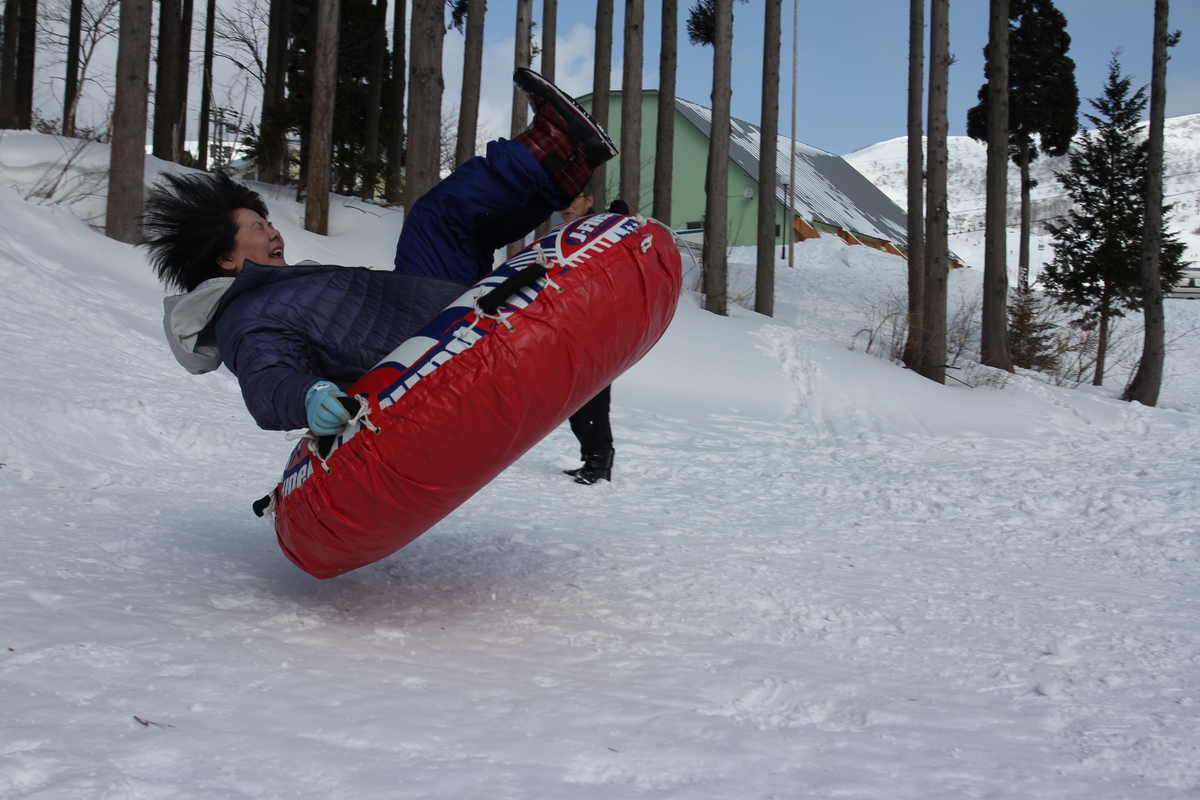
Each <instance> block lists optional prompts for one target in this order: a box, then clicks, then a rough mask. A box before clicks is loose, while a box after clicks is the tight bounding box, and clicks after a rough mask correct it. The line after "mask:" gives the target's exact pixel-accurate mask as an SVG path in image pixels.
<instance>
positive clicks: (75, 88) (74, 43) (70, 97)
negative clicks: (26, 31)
mask: <svg viewBox="0 0 1200 800" xmlns="http://www.w3.org/2000/svg"><path fill="white" fill-rule="evenodd" d="M82 31H83V0H71V19H70V21H69V22H68V23H67V75H66V82H65V85H64V86H63V124H62V132H63V136H74V135H75V109H76V108H77V107H78V106H79V48H80V39H81V38H83V37H82Z"/></svg>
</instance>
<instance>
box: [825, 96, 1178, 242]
mask: <svg viewBox="0 0 1200 800" xmlns="http://www.w3.org/2000/svg"><path fill="white" fill-rule="evenodd" d="M1164 145H1165V158H1164V169H1163V188H1164V195H1165V199H1166V202H1168V203H1174V204H1175V211H1174V213H1173V215H1172V218H1171V226H1172V228H1173V229H1174V230H1176V231H1178V232H1179V233H1181V234H1182V237H1183V239H1184V241H1185V242H1186V243H1187V245H1188V254H1187V258H1188V259H1189V260H1190V261H1193V262H1197V263H1200V114H1189V115H1186V116H1181V117H1172V118H1170V119H1168V120H1167V121H1166V126H1165V142H1164ZM907 147H908V137H907V136H901V137H899V138H896V139H889V140H888V141H886V142H880V143H878V144H874V145H870V146H869V147H864V148H861V149H859V150H855V151H854V152H853V153H850V154H848V155H845V156H843V158H845V159H846V161H848V162H849V163H850V164H851V165H852V166H853V167H855V168H856V169H858V171H859V172H861V173H862V174H863V175H864V176H866V177H867V179H869V180H870V181H871V182H872V183H874V184H875V185H876V186H878V187H879V188H880V189H881V190H882V191H883V192H884V193H885V194H886V195H887V196H888V197H890V198H891V199H892V200H894V201H895V202H896V203H897V204H898V205H899V206H900V207H901V208H907V207H908V189H907V181H908V178H907V170H908V166H907V158H908V155H907ZM947 150H948V153H949V172H948V175H949V178H948V181H947V183H948V191H949V195H950V230H951V233H952V234H956V235H963V234H970V233H977V232H979V231H981V230H982V228H983V216H984V208H985V202H984V200H985V178H986V175H987V147H986V146H985V145H984V144H983V143H981V142H977V141H975V140H974V139H971V138H970V137H967V136H951V137H950V138H949V140H948V142H947ZM1066 160H1067V159H1066V157H1065V156H1063V157H1059V158H1055V157H1048V156H1042V157H1040V158H1038V159H1037V160H1035V161H1034V162H1033V163H1032V164H1031V165H1030V174H1031V176H1032V178H1033V179H1034V180H1035V181H1037V186H1036V187H1035V188H1034V189H1033V190H1032V192H1031V196H1032V198H1033V219H1034V221H1035V225H1034V233H1035V234H1036V233H1041V234H1044V233H1045V230H1044V228H1042V227H1041V226H1040V225H1038V224H1036V223H1037V222H1040V221H1044V220H1047V219H1053V218H1054V217H1057V216H1060V215H1062V214H1063V213H1065V212H1066V211H1067V209H1068V208H1069V207H1070V203H1069V200H1068V198H1067V197H1066V196H1065V195H1064V193H1063V191H1062V186H1061V185H1060V184H1059V183H1058V181H1057V180H1056V179H1055V177H1054V173H1055V171H1062V170H1064V169H1066V166H1067V165H1066ZM1020 186H1021V182H1020V173H1019V171H1018V170H1017V168H1016V166H1014V165H1013V164H1012V162H1011V161H1010V162H1009V166H1008V189H1009V206H1008V218H1009V224H1010V225H1014V226H1015V225H1017V224H1018V223H1019V213H1020V212H1019V209H1020Z"/></svg>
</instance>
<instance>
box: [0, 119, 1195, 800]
mask: <svg viewBox="0 0 1200 800" xmlns="http://www.w3.org/2000/svg"><path fill="white" fill-rule="evenodd" d="M72 153H73V154H74V155H71V154H72ZM68 158H69V160H70V162H71V163H70V164H67V163H66V160H67V159H68ZM106 160H107V152H106V151H105V150H104V148H101V147H95V146H93V147H90V148H86V149H84V150H81V151H79V152H75V151H74V148H73V146H72V145H71V144H70V143H67V142H64V141H63V140H59V139H54V138H51V137H45V136H36V135H31V134H24V135H11V134H10V135H6V136H5V138H4V139H3V140H0V286H2V287H3V289H2V290H0V337H2V339H0V341H2V343H3V344H2V346H0V430H3V431H4V434H3V436H0V542H2V545H3V553H4V558H3V559H2V560H0V708H3V724H2V725H0V797H4V798H6V799H8V798H12V799H13V800H16V798H54V800H94V799H98V798H105V799H106V800H107V799H108V798H112V799H113V800H116V799H118V798H119V799H120V800H152V799H153V798H172V799H173V800H174V799H176V798H184V799H191V798H195V799H196V800H200V799H204V800H208V799H209V798H212V799H214V800H215V799H216V798H221V800H227V799H229V798H238V799H240V798H245V800H251V799H253V800H262V799H263V798H305V799H307V798H314V797H319V798H325V799H327V800H376V799H378V800H391V799H393V798H399V797H404V798H410V797H413V798H417V797H419V798H446V800H473V799H475V798H478V799H479V800H484V799H485V798H486V799H487V800H496V799H497V798H513V799H525V798H528V799H529V800H553V799H554V798H564V800H565V799H566V798H570V799H571V800H589V799H594V800H617V799H618V798H620V800H629V798H689V799H691V798H705V799H707V798H712V799H714V800H715V799H717V798H722V799H724V798H729V799H730V800H733V799H736V800H748V799H752V798H762V799H763V800H765V799H766V798H785V797H786V798H822V797H839V798H861V799H862V800H868V799H871V800H874V799H878V798H887V800H906V799H907V800H941V799H943V798H945V799H946V800H949V798H955V799H957V798H963V797H992V798H1015V797H1020V798H1054V799H1055V800H1062V799H1063V798H1079V799H1080V800H1084V799H1086V800H1127V799H1128V798H1139V800H1182V799H1183V798H1194V797H1195V796H1196V795H1197V793H1198V792H1200V630H1198V629H1197V623H1196V620H1197V619H1198V618H1200V599H1198V595H1197V592H1196V586H1197V584H1198V582H1200V533H1198V531H1197V526H1196V507H1197V503H1198V501H1200V492H1198V489H1200V477H1197V467H1198V464H1200V457H1198V456H1197V454H1196V447H1195V443H1196V438H1197V435H1200V416H1198V414H1200V370H1198V369H1197V367H1198V363H1197V361H1198V359H1200V356H1198V354H1200V341H1198V338H1200V332H1198V331H1200V303H1191V302H1188V301H1169V302H1168V326H1169V331H1170V332H1171V334H1172V337H1173V345H1172V350H1171V353H1170V355H1169V357H1168V364H1167V368H1168V373H1169V377H1168V380H1167V383H1166V385H1165V387H1164V392H1163V402H1162V405H1161V407H1159V408H1146V407H1142V406H1137V405H1129V404H1126V403H1122V402H1119V401H1117V400H1115V399H1114V397H1113V396H1114V394H1116V393H1117V392H1118V391H1119V389H1120V385H1119V380H1115V381H1114V384H1113V385H1112V386H1106V387H1103V388H1100V389H1094V388H1090V387H1084V388H1079V389H1070V388H1064V387H1057V386H1052V385H1049V384H1048V383H1046V382H1044V381H1042V380H1039V379H1037V378H1036V377H1033V376H1029V375H1021V376H1015V377H1011V378H1009V379H1008V380H1007V382H1003V381H996V380H994V378H995V377H996V376H995V375H994V374H993V375H991V376H990V377H991V378H992V379H993V380H990V381H986V380H984V381H979V380H975V379H978V378H981V377H982V378H988V377H989V376H988V374H987V373H986V372H980V371H978V370H976V371H971V370H967V369H963V370H954V371H953V374H955V375H956V376H958V377H961V378H963V379H964V380H966V381H967V382H977V383H983V384H984V385H981V386H980V388H974V389H972V388H967V386H966V385H965V384H964V383H959V382H957V381H951V385H948V386H944V387H943V386H937V385H934V384H932V383H930V382H928V381H925V380H923V379H921V378H918V377H917V376H915V375H913V374H912V373H909V372H907V371H905V370H903V369H901V368H899V367H897V366H895V365H893V364H892V363H889V362H888V361H886V360H883V359H881V358H877V357H875V356H873V355H868V354H866V353H864V352H863V351H862V350H863V347H864V346H865V345H864V338H863V337H862V336H861V335H860V336H858V337H856V334H857V333H859V332H860V331H861V329H862V328H863V327H864V320H865V319H867V318H869V317H870V316H871V314H872V313H877V312H872V310H871V309H876V310H877V309H879V308H885V307H886V300H887V297H888V296H889V294H892V293H895V292H897V291H899V289H900V287H901V286H902V284H903V280H904V277H903V276H904V264H903V262H902V261H901V260H900V259H898V258H895V257H892V256H888V255H886V254H883V253H879V252H877V251H874V250H871V249H869V248H866V247H848V246H846V245H845V244H843V243H842V242H841V241H840V240H837V239H828V238H826V239H821V240H819V241H814V242H807V243H804V244H802V245H798V246H797V268H796V269H794V270H789V269H788V268H787V267H786V262H781V263H780V264H779V265H778V273H777V274H778V301H777V304H776V307H777V309H778V314H777V316H776V317H775V318H774V319H767V318H764V317H762V316H759V315H756V314H754V313H752V312H749V311H745V310H743V309H741V308H734V309H733V314H732V315H731V316H730V317H728V318H718V317H715V316H713V315H711V314H708V313H706V312H704V311H702V310H700V308H699V307H698V306H699V301H698V298H697V297H696V295H694V294H692V293H690V292H685V293H684V295H683V296H682V297H681V298H680V301H679V311H678V315H677V317H676V319H675V322H674V323H673V325H672V327H671V329H670V330H669V331H668V333H667V335H666V337H665V338H664V339H663V341H662V342H661V343H660V344H659V346H658V347H656V348H655V349H654V350H653V351H652V352H651V353H650V354H649V355H648V356H647V357H646V359H645V360H644V361H643V362H641V363H640V364H639V365H638V366H637V367H635V368H634V369H633V370H631V371H630V372H629V373H628V374H626V375H625V376H623V377H622V378H620V379H619V380H618V381H617V382H616V385H615V387H614V390H613V397H614V403H615V406H614V409H613V422H614V428H615V433H616V439H617V442H616V446H617V461H616V471H615V474H614V481H613V482H612V483H602V484H600V485H597V486H592V487H585V486H578V485H576V484H574V483H572V482H570V480H569V479H568V478H567V477H566V476H564V475H563V474H562V472H561V470H562V469H564V468H566V467H571V466H574V465H576V464H577V463H578V462H577V461H576V459H575V455H576V446H575V442H574V439H573V437H572V436H571V434H570V433H569V431H568V430H567V429H566V427H565V426H564V427H563V428H561V429H559V430H557V431H556V432H554V433H553V434H552V435H551V436H550V437H548V438H547V439H546V440H545V441H544V442H542V443H541V444H539V445H538V446H537V447H535V448H534V449H533V450H532V451H531V452H530V453H529V454H528V455H527V456H525V457H524V458H522V459H521V460H520V461H518V462H517V463H516V464H515V465H513V466H512V467H511V468H510V469H509V470H507V471H506V472H505V473H503V474H502V475H501V476H500V477H499V478H498V479H497V480H496V481H495V482H494V483H493V484H492V485H490V486H488V487H487V488H486V489H485V490H484V491H482V492H481V493H480V494H479V495H478V496H477V497H475V498H474V499H473V500H471V501H470V502H468V503H467V504H466V505H465V506H463V507H462V508H461V509H460V510H458V511H457V512H455V513H454V514H452V515H451V516H450V517H449V518H448V519H446V520H445V521H444V522H442V523H441V524H439V525H438V526H436V527H435V528H434V529H433V530H431V531H430V532H428V533H427V534H425V535H424V536H422V537H421V538H420V539H418V540H417V541H416V542H414V543H413V544H412V545H410V546H409V547H407V548H405V549H404V550H402V551H400V552H399V553H397V554H396V555H394V556H393V557H391V558H389V559H386V560H385V561H383V562H381V563H378V564H375V565H372V566H370V567H367V568H364V569H361V570H357V571H355V572H353V573H350V574H348V575H345V576H342V577H340V578H337V579H335V580H332V581H327V582H321V581H317V580H315V579H312V578H310V577H308V576H307V575H305V574H303V573H301V572H300V571H298V570H297V569H296V568H294V567H293V566H292V565H291V564H290V563H289V562H287V560H286V559H285V558H284V557H283V555H282V554H281V553H280V552H279V550H278V548H277V546H276V544H275V541H274V537H273V534H272V530H271V528H270V526H269V524H267V523H266V522H264V521H262V520H259V519H257V518H255V517H254V516H253V515H252V513H251V511H250V503H251V502H252V501H253V500H254V499H256V498H258V497H260V496H261V495H262V494H264V493H265V492H266V491H267V490H268V489H269V488H270V487H271V486H272V485H273V484H274V483H275V482H276V480H277V479H278V477H279V473H280V471H281V470H282V468H283V464H284V461H285V458H286V456H287V453H288V452H289V451H290V448H291V445H290V443H288V442H287V441H285V439H284V436H283V435H282V434H280V433H273V432H265V431H261V430H258V429H257V428H256V427H255V426H254V424H253V423H252V422H251V420H250V418H249V415H248V414H247V413H246V411H245V409H244V407H243V405H242V402H241V398H240V395H239V393H238V388H237V384H236V381H235V380H234V379H233V377H232V376H231V375H229V374H228V373H227V372H224V371H219V372H216V373H212V374H209V375H205V376H200V377H194V376H189V375H187V374H186V373H184V372H183V371H182V370H181V369H180V368H179V367H178V366H177V365H176V364H175V363H174V361H173V359H172V357H171V355H170V353H169V352H168V350H167V347H166V345H165V343H164V341H163V339H162V335H161V331H160V325H161V322H160V313H161V299H162V296H163V292H162V290H161V289H160V288H159V287H158V286H157V285H156V283H155V281H154V279H153V278H152V277H151V275H150V273H149V270H148V268H147V267H146V264H145V261H144V258H143V256H142V254H141V253H139V252H138V251H136V250H134V249H133V248H131V247H128V246H125V245H123V244H119V243H116V242H112V241H110V240H108V239H105V238H104V237H102V236H100V235H99V234H97V233H96V232H95V231H93V230H92V229H91V228H89V226H88V225H87V224H86V222H85V221H83V219H81V217H86V216H88V215H89V214H94V213H96V209H97V208H100V209H102V208H103V204H102V197H101V196H100V195H99V194H98V192H99V189H98V187H100V186H102V184H97V183H95V182H90V183H89V180H90V179H89V176H91V177H92V178H94V177H95V174H96V172H97V170H100V169H101V168H102V166H103V164H104V163H105V162H106ZM147 163H148V165H149V171H150V173H151V174H153V173H154V172H155V171H157V170H158V169H160V168H164V165H162V164H161V163H159V162H156V161H154V160H152V159H150V160H148V162H147ZM55 183H57V188H55V189H54V191H48V189H49V187H50V186H51V185H52V184H55ZM268 205H269V206H270V209H271V212H272V219H273V220H274V221H275V223H276V224H277V226H278V227H279V228H280V230H281V231H282V232H283V235H284V236H285V238H286V239H287V241H288V252H289V253H291V254H292V255H293V257H294V258H297V259H299V258H304V257H311V258H314V259H318V260H335V261H340V262H342V263H349V264H358V263H366V264H378V265H384V264H388V263H390V260H391V251H392V248H393V247H394V240H395V235H396V232H397V229H398V227H399V225H400V224H401V219H402V218H401V215H400V214H399V213H397V212H395V211H391V210H386V209H380V208H378V207H374V206H370V205H366V204H363V203H361V202H358V201H355V200H350V199H344V200H343V199H340V198H339V199H338V201H337V202H336V203H335V207H334V208H333V209H332V212H333V213H332V220H331V229H332V234H331V236H329V237H328V238H322V237H316V236H311V235H308V234H306V233H305V232H304V231H303V230H302V229H301V228H300V226H299V225H298V220H299V218H300V214H301V209H300V207H299V206H297V205H296V204H295V203H293V202H291V200H290V199H289V198H288V197H287V196H284V195H283V194H281V193H279V192H274V191H270V192H268ZM733 261H734V277H735V287H734V291H733V294H734V295H735V296H736V295H737V294H738V293H739V292H743V291H744V287H745V285H746V283H747V280H748V276H749V270H750V269H752V265H753V262H754V258H753V253H752V252H750V251H741V250H739V251H735V252H734V254H733ZM950 281H951V292H952V296H953V297H954V298H955V299H954V300H952V303H957V302H958V301H959V300H958V299H959V298H968V297H972V296H976V295H977V294H978V292H979V288H980V275H979V273H978V271H977V270H974V269H964V270H956V271H955V272H953V273H952V274H951V276H950ZM739 287H740V288H739ZM852 341H855V342H857V343H858V344H857V345H856V346H855V348H853V349H852V348H851V347H850V344H851V342H852Z"/></svg>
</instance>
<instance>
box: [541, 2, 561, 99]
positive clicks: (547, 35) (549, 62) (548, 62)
mask: <svg viewBox="0 0 1200 800" xmlns="http://www.w3.org/2000/svg"><path fill="white" fill-rule="evenodd" d="M557 61H558V0H542V77H543V78H545V79H546V80H548V81H550V82H551V83H554V76H555V73H556V72H557V69H556V67H557V66H558V65H557V63H556V62H557Z"/></svg>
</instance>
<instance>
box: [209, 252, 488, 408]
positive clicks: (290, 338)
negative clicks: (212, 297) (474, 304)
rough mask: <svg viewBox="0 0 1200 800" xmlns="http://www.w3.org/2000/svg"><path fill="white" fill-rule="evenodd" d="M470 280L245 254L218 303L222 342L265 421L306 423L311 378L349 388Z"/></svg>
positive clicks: (222, 351) (219, 342)
mask: <svg viewBox="0 0 1200 800" xmlns="http://www.w3.org/2000/svg"><path fill="white" fill-rule="evenodd" d="M466 289H467V287H466V286H465V285H463V284H460V283H455V282H453V281H449V280H444V279H441V278H431V277H427V276H424V275H412V274H407V273H403V272H381V271H377V270H372V269H367V268H366V267H339V266H331V265H324V266H305V265H300V266H292V267H263V266H260V265H258V264H255V263H253V262H249V261H247V262H246V263H245V266H244V267H243V269H242V272H241V274H239V275H238V277H237V279H236V280H235V281H234V282H233V283H232V284H231V285H230V287H229V289H228V290H227V291H226V292H225V294H224V296H223V297H222V298H221V301H220V304H219V305H218V306H217V322H216V336H217V346H218V348H219V349H220V354H221V358H222V359H223V360H224V362H225V364H226V366H228V367H229V369H230V370H231V371H232V372H233V374H234V375H236V376H237V378H238V383H240V384H241V388H242V396H243V397H244V398H245V401H246V407H247V408H248V409H249V410H250V413H251V415H253V417H254V420H255V421H256V422H257V423H258V425H259V427H261V428H266V429H267V430H292V429H294V428H304V427H307V426H308V422H307V420H306V418H305V413H304V395H305V393H306V392H307V391H308V388H309V387H310V386H312V385H313V384H314V383H316V382H317V381H318V380H329V381H334V382H335V383H337V384H338V385H339V386H340V387H341V388H342V389H345V388H346V387H347V386H349V385H350V384H351V383H353V382H354V381H356V380H357V379H358V378H360V377H362V375H363V374H364V373H366V372H367V371H368V370H369V369H371V368H372V367H373V366H375V364H377V363H378V362H379V361H380V359H382V358H383V357H384V356H386V355H387V354H388V353H390V352H391V351H392V350H393V349H395V347H396V346H397V345H399V344H400V343H401V342H403V341H404V340H405V339H407V338H408V337H409V336H411V335H412V334H413V333H415V332H416V331H417V330H418V329H419V328H420V327H421V326H422V325H424V324H425V323H426V322H428V321H429V320H431V319H432V318H433V317H434V316H435V315H437V313H438V312H439V311H441V310H442V309H443V308H445V307H446V306H447V305H449V303H450V302H451V301H453V300H454V299H455V298H457V297H458V296H459V295H461V294H462V293H463V292H464V291H466Z"/></svg>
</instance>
